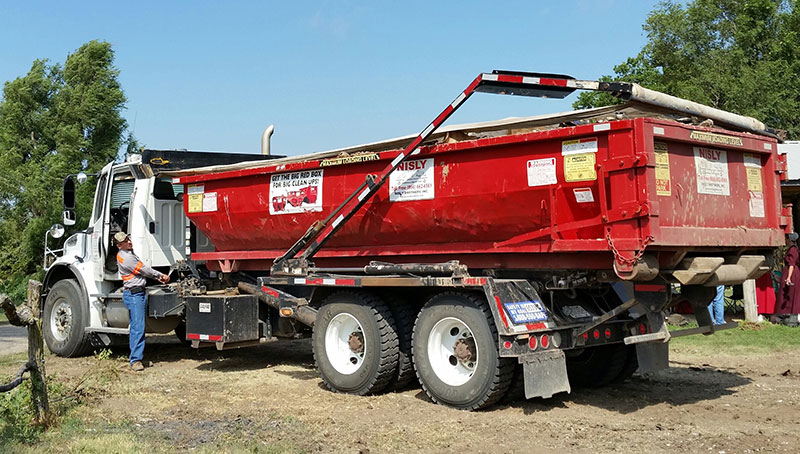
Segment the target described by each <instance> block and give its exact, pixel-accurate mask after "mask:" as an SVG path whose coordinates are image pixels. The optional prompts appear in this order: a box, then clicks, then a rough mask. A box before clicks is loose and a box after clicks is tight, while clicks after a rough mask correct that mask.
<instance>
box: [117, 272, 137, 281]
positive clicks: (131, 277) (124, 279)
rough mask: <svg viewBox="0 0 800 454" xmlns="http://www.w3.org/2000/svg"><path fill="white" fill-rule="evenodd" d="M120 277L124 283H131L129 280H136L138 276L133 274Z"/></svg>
mask: <svg viewBox="0 0 800 454" xmlns="http://www.w3.org/2000/svg"><path fill="white" fill-rule="evenodd" d="M120 277H121V278H122V280H123V281H129V280H131V279H133V278H135V277H136V276H135V275H133V274H125V275H122V276H120Z"/></svg>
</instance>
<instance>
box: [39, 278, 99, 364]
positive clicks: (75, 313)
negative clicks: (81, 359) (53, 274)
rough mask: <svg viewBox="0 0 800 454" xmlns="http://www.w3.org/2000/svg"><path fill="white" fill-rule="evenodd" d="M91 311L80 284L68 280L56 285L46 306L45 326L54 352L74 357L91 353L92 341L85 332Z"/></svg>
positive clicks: (45, 338) (45, 336) (50, 292)
mask: <svg viewBox="0 0 800 454" xmlns="http://www.w3.org/2000/svg"><path fill="white" fill-rule="evenodd" d="M88 310H89V307H88V305H87V304H86V301H84V298H83V292H81V289H80V287H78V283H77V282H75V281H74V280H71V279H65V280H63V281H58V282H56V284H55V285H53V287H52V288H51V289H50V291H49V292H48V294H47V299H46V300H45V303H44V318H43V323H42V328H43V329H42V337H44V341H45V342H46V343H47V348H49V349H50V351H51V352H53V353H55V354H56V355H58V356H66V357H70V358H71V357H74V356H80V355H84V354H86V353H87V352H88V351H89V349H90V348H91V342H90V340H89V334H86V333H85V328H86V323H85V320H86V315H87V314H86V313H85V311H88Z"/></svg>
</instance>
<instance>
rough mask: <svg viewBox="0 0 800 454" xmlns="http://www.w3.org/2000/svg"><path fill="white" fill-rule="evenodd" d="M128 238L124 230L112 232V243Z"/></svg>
mask: <svg viewBox="0 0 800 454" xmlns="http://www.w3.org/2000/svg"><path fill="white" fill-rule="evenodd" d="M128 238H130V237H129V236H128V234H127V233H125V232H117V233H115V234H114V243H116V244H119V243H122V242H123V241H125V240H127V239H128Z"/></svg>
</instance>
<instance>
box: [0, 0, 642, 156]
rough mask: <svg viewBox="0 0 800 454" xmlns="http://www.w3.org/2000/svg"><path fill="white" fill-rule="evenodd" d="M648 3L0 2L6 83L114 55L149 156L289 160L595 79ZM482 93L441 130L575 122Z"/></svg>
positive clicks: (545, 108)
mask: <svg viewBox="0 0 800 454" xmlns="http://www.w3.org/2000/svg"><path fill="white" fill-rule="evenodd" d="M656 3H657V2H656V1H650V0H641V1H639V0H595V1H589V0H572V1H570V0H564V1H561V2H550V1H548V2H544V1H535V0H529V1H515V0H505V1H487V0H484V1H470V0H463V1H438V2H434V1H430V0H429V1H414V0H407V1H402V2H401V1H384V0H372V1H353V0H350V1H347V0H328V1H301V0H295V1H288V2H287V1H284V2H269V1H262V2H257V1H251V2H246V1H233V0H231V1H225V2H221V1H192V2H190V1H159V2H153V1H146V0H141V1H137V2H113V1H107V0H106V1H99V2H97V1H82V2H65V1H63V0H61V1H35V0H32V1H24V2H20V1H13V0H0V82H5V81H9V80H13V79H15V78H17V77H20V76H23V75H24V74H26V73H27V72H28V70H29V69H30V67H31V63H32V62H33V61H34V60H35V59H48V60H49V61H50V62H51V63H63V62H64V61H65V60H66V57H67V55H69V54H70V53H72V52H74V51H75V50H76V49H78V48H79V47H80V46H81V45H82V44H83V43H86V42H88V41H90V40H93V39H96V40H100V41H107V42H109V43H111V44H112V47H113V49H114V51H115V53H116V60H115V66H116V67H117V68H118V69H119V70H120V75H119V80H120V82H121V84H122V87H123V90H124V91H125V94H126V96H127V103H126V109H125V111H124V112H123V116H124V117H125V118H126V119H127V121H128V124H129V129H130V130H132V131H133V133H134V135H135V136H136V138H137V139H138V140H139V142H140V143H141V144H143V145H145V146H147V147H148V148H154V149H183V148H185V149H189V150H205V151H228V152H236V153H259V152H260V142H261V133H262V132H263V130H264V128H265V127H267V126H268V125H270V124H274V125H275V134H274V135H273V137H272V153H273V154H281V155H289V156H294V155H298V154H304V153H311V152H317V151H324V150H331V149H336V148H342V147H346V146H351V145H358V144H363V143H369V142H374V141H378V140H383V139H389V138H393V137H398V136H402V135H407V134H416V133H419V132H420V131H421V130H422V129H423V128H424V127H425V126H427V125H428V123H430V121H431V120H433V118H434V117H436V116H437V115H438V114H439V113H440V112H441V111H442V110H443V109H444V108H445V107H446V106H447V104H449V103H450V102H451V101H452V100H453V99H455V97H456V96H457V95H458V93H459V92H460V91H462V90H463V89H464V88H466V86H467V85H468V84H469V83H470V82H471V81H472V80H473V79H474V78H475V76H477V75H478V74H479V73H481V72H490V71H491V70H493V69H506V70H518V71H532V72H548V73H557V74H567V75H570V76H573V77H576V78H578V79H586V80H594V79H596V78H598V77H600V76H601V75H604V74H611V73H612V70H613V67H614V65H616V64H619V63H621V62H623V61H624V60H625V59H626V58H628V57H631V56H634V55H636V54H637V53H638V52H639V50H640V49H641V48H642V46H643V45H644V44H645V41H646V36H645V34H644V32H643V30H642V24H643V23H644V21H645V19H646V18H647V15H648V13H649V12H650V11H651V10H652V9H653V7H654V5H655V4H656ZM576 96H577V95H575V94H573V95H571V96H570V97H568V98H567V99H566V100H559V101H556V100H548V99H539V98H525V97H512V96H498V95H491V94H483V93H478V94H476V95H474V96H473V97H472V98H471V99H470V100H469V101H468V102H467V103H465V104H464V105H463V107H461V109H460V110H459V111H458V112H456V113H455V114H454V115H453V116H452V117H451V118H450V120H448V122H447V123H446V124H457V123H468V122H475V121H489V120H496V119H500V118H506V117H512V116H528V115H538V114H544V113H551V112H561V111H567V110H571V103H572V102H573V101H574V100H575V98H576Z"/></svg>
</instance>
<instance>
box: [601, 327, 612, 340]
mask: <svg viewBox="0 0 800 454" xmlns="http://www.w3.org/2000/svg"><path fill="white" fill-rule="evenodd" d="M603 334H605V336H606V339H610V338H611V328H606V330H605V332H603Z"/></svg>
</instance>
